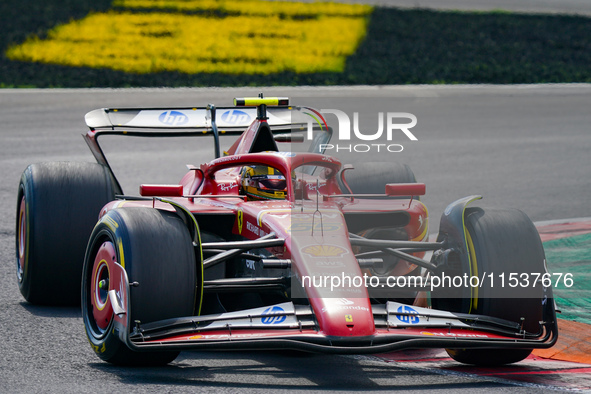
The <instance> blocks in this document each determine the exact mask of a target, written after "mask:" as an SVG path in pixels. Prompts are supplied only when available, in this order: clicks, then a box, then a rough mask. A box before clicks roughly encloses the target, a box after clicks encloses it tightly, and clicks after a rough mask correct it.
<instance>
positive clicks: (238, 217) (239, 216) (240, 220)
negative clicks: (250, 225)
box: [236, 209, 244, 234]
mask: <svg viewBox="0 0 591 394" xmlns="http://www.w3.org/2000/svg"><path fill="white" fill-rule="evenodd" d="M236 223H237V224H238V233H239V234H242V224H243V223H244V215H243V212H242V209H238V212H237V213H236Z"/></svg>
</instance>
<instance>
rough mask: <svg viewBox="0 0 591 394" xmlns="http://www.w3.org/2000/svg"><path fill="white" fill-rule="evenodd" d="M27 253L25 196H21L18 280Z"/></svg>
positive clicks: (20, 276) (20, 277)
mask: <svg viewBox="0 0 591 394" xmlns="http://www.w3.org/2000/svg"><path fill="white" fill-rule="evenodd" d="M26 255H27V206H26V203H25V196H23V198H21V204H20V208H19V214H18V266H17V267H16V268H17V270H16V275H17V277H18V280H19V282H21V281H22V280H23V274H24V272H25V261H26V260H25V259H26Z"/></svg>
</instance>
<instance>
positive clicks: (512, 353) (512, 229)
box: [432, 208, 552, 366]
mask: <svg viewBox="0 0 591 394" xmlns="http://www.w3.org/2000/svg"><path fill="white" fill-rule="evenodd" d="M464 220H465V225H466V231H467V247H468V254H469V255H470V261H471V264H470V267H464V268H463V269H464V272H465V273H468V274H469V275H476V276H480V275H483V274H484V273H487V274H493V276H496V277H498V275H499V274H503V273H504V274H505V276H508V275H509V274H511V273H514V274H516V275H517V276H518V277H519V276H520V275H521V274H527V275H531V274H533V273H539V274H540V275H542V274H544V273H546V268H545V257H544V249H543V247H542V242H541V240H540V236H539V234H538V231H537V230H536V228H535V226H534V224H533V223H532V222H531V220H530V219H529V218H528V217H527V215H525V214H524V213H523V212H521V211H519V210H509V209H502V210H501V209H496V210H495V209H489V210H486V211H485V210H483V209H481V208H467V209H466V211H465V215H464ZM498 286H499V284H498V283H497V286H496V287H494V288H493V287H486V286H483V287H481V288H478V290H477V291H478V292H477V293H473V294H472V298H471V300H470V302H469V303H466V302H456V305H455V306H453V305H443V304H444V303H445V304H449V302H450V301H449V300H445V299H433V300H432V302H433V306H434V307H435V308H437V309H451V310H456V311H458V312H464V313H472V314H479V315H486V316H492V317H497V318H500V319H504V320H508V321H512V322H516V323H520V324H522V328H523V330H524V331H526V332H527V333H530V334H536V333H540V332H541V331H540V330H541V326H540V321H542V320H543V305H544V304H543V302H544V301H545V302H552V300H551V297H552V293H551V289H545V288H543V287H542V286H541V285H540V284H539V283H538V285H537V286H536V287H535V288H533V287H529V288H520V287H515V288H509V286H508V285H507V283H505V288H503V289H501V288H499V287H498ZM499 291H501V292H503V294H500V293H499ZM460 301H461V300H460ZM450 307H451V308H450ZM446 350H447V352H448V354H449V355H450V357H451V358H453V359H454V360H456V361H458V362H461V363H465V364H473V365H482V366H497V365H504V364H510V363H515V362H518V361H521V360H523V359H525V358H526V357H527V356H529V354H530V353H531V352H532V349H446Z"/></svg>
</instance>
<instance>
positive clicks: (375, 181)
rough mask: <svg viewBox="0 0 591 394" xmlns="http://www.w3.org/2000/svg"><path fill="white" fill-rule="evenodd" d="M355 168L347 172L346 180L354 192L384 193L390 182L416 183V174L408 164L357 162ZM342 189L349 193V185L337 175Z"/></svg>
mask: <svg viewBox="0 0 591 394" xmlns="http://www.w3.org/2000/svg"><path fill="white" fill-rule="evenodd" d="M354 167H355V168H354V169H353V170H349V171H347V172H345V180H346V181H347V184H348V185H349V187H350V188H351V191H352V192H353V193H359V194H361V193H362V194H384V191H385V186H386V184H388V183H416V182H417V180H416V178H415V174H414V173H413V172H412V170H411V169H410V167H409V166H408V165H406V164H400V163H386V162H375V161H370V162H364V163H356V164H355V165H354ZM337 180H338V181H339V183H340V185H339V186H340V187H341V190H342V191H343V192H344V193H347V187H346V186H345V185H344V184H342V183H341V179H340V177H337Z"/></svg>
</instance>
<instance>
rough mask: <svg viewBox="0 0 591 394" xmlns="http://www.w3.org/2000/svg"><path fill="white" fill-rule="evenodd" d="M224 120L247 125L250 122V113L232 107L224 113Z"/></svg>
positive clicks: (228, 122)
mask: <svg viewBox="0 0 591 394" xmlns="http://www.w3.org/2000/svg"><path fill="white" fill-rule="evenodd" d="M222 120H223V121H224V122H226V123H227V124H232V125H236V126H240V125H246V124H248V123H249V122H250V115H249V114H247V113H246V112H243V111H239V110H237V109H231V110H229V111H226V112H224V113H223V114H222Z"/></svg>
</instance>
